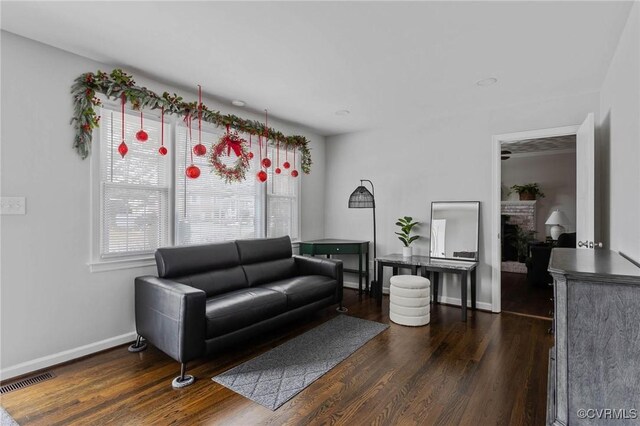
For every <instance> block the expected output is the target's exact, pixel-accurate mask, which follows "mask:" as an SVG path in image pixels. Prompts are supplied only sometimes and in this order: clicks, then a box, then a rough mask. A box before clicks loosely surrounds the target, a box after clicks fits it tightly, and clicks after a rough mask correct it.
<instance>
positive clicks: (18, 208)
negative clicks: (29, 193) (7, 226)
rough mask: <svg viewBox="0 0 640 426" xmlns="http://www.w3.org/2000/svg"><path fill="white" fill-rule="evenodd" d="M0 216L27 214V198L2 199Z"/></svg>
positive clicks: (0, 199)
mask: <svg viewBox="0 0 640 426" xmlns="http://www.w3.org/2000/svg"><path fill="white" fill-rule="evenodd" d="M0 214H3V215H7V214H26V199H25V197H0Z"/></svg>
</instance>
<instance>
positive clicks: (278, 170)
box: [276, 167, 282, 175]
mask: <svg viewBox="0 0 640 426" xmlns="http://www.w3.org/2000/svg"><path fill="white" fill-rule="evenodd" d="M280 173H282V170H280V167H276V174H277V175H279V174H280Z"/></svg>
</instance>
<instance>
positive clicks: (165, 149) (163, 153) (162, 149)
mask: <svg viewBox="0 0 640 426" xmlns="http://www.w3.org/2000/svg"><path fill="white" fill-rule="evenodd" d="M158 152H159V153H160V155H167V148H165V147H164V146H161V147H160V148H158Z"/></svg>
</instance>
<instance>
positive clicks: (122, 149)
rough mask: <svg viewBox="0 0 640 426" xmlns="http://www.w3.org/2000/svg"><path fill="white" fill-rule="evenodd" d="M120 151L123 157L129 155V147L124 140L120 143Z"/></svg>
mask: <svg viewBox="0 0 640 426" xmlns="http://www.w3.org/2000/svg"><path fill="white" fill-rule="evenodd" d="M118 152H119V153H120V155H122V158H124V156H125V155H127V152H129V147H128V146H127V144H126V143H124V141H122V143H121V144H120V145H118Z"/></svg>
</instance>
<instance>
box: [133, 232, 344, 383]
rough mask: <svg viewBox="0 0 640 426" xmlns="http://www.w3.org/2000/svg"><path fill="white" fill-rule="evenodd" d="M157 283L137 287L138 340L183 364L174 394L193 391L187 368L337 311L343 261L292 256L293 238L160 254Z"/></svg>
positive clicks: (141, 281)
mask: <svg viewBox="0 0 640 426" xmlns="http://www.w3.org/2000/svg"><path fill="white" fill-rule="evenodd" d="M155 257H156V264H157V267H158V277H154V276H143V277H138V278H136V280H135V317H136V329H137V332H138V339H137V341H136V343H135V344H133V345H131V346H130V348H129V350H130V351H132V352H138V351H140V350H144V349H145V348H146V343H145V342H146V341H148V342H150V343H151V344H153V345H154V346H156V347H157V348H159V349H160V350H162V351H163V352H165V353H166V354H167V355H169V356H170V357H172V358H174V359H175V360H176V361H178V362H180V363H181V371H180V376H178V377H176V379H174V381H173V386H174V387H184V386H187V385H189V384H191V383H193V380H194V379H193V376H190V375H186V374H185V372H186V365H187V363H188V362H189V361H192V360H194V359H196V358H199V357H202V356H205V355H208V354H211V353H213V352H215V351H218V350H221V349H224V348H226V347H228V346H230V345H233V344H236V343H238V342H242V341H245V340H247V339H249V338H251V337H253V336H257V335H260V334H261V333H263V332H266V331H268V330H272V329H274V328H277V327H278V326H280V325H282V324H284V323H286V322H289V321H292V320H295V319H299V318H301V317H303V316H305V315H307V314H309V313H310V312H312V311H315V310H317V309H321V308H324V307H326V306H329V305H332V304H335V303H338V304H339V305H340V309H341V308H342V284H343V267H342V262H341V261H338V260H330V259H322V258H312V257H302V256H292V250H291V240H290V239H289V237H282V238H270V239H258V240H239V241H233V242H225V243H219V244H206V245H199V246H183V247H169V248H161V249H158V250H157V251H156V254H155Z"/></svg>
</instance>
